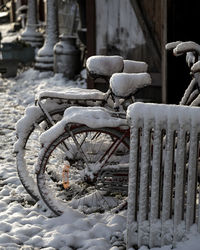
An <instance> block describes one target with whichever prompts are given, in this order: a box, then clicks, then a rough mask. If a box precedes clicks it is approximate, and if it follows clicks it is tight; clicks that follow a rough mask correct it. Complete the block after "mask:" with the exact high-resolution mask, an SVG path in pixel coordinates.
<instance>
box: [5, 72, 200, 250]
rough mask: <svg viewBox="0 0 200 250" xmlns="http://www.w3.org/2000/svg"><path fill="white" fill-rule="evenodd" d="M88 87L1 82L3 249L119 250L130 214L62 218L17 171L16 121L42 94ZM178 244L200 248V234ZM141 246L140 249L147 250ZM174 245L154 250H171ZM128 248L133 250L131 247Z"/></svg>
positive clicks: (34, 76) (31, 78)
mask: <svg viewBox="0 0 200 250" xmlns="http://www.w3.org/2000/svg"><path fill="white" fill-rule="evenodd" d="M71 87H73V88H75V87H79V88H85V87H86V85H85V80H84V79H82V78H79V79H78V80H77V81H69V80H66V79H65V78H64V77H63V76H62V74H55V75H53V74H52V72H44V73H40V72H39V71H36V70H33V69H31V68H30V69H26V71H25V72H20V71H19V73H18V76H17V77H15V78H10V79H2V78H0V110H1V111H0V121H1V122H0V136H1V140H0V150H1V151H0V162H1V171H0V233H1V234H0V247H1V249H9V250H12V249H13V250H18V249H46V250H47V249H48V250H50V249H51V250H54V249H60V250H71V249H78V250H109V249H110V250H119V249H122V248H119V247H118V246H123V244H124V240H125V238H126V211H122V212H120V213H118V214H110V213H105V214H92V215H84V214H82V213H79V212H78V211H75V210H73V209H71V208H69V209H68V210H66V212H65V213H64V214H63V215H61V216H60V217H56V218H55V217H52V214H51V212H50V211H49V210H47V208H46V207H45V206H44V204H42V202H37V203H36V204H35V203H34V201H33V200H32V199H31V198H30V196H29V195H28V194H27V193H26V192H25V190H24V188H23V186H22V185H21V183H20V180H19V178H18V176H17V172H16V163H15V155H13V154H12V151H13V145H14V143H15V141H16V131H15V125H16V122H17V121H18V120H19V119H20V118H22V116H23V115H24V109H25V108H26V107H27V106H31V105H33V104H34V97H35V96H36V95H37V96H38V95H39V93H40V92H41V91H46V93H47V91H50V90H51V91H53V90H56V91H60V92H61V91H66V90H67V89H68V88H71ZM188 238H189V239H188V240H187V241H185V242H181V243H178V244H177V246H176V247H175V248H174V249H175V250H188V249H190V250H199V245H200V238H199V235H197V234H195V233H192V234H191V235H189V236H188ZM146 249H147V247H145V246H143V247H141V248H140V250H146ZM169 249H171V246H164V247H161V248H152V250H169ZM129 250H134V249H133V248H131V249H129Z"/></svg>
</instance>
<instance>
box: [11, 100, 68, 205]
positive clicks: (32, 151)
mask: <svg viewBox="0 0 200 250" xmlns="http://www.w3.org/2000/svg"><path fill="white" fill-rule="evenodd" d="M67 107H68V106H67V105H66V104H65V105H56V106H55V107H53V106H51V107H50V108H47V110H48V112H49V113H50V115H51V116H55V115H56V116H57V115H59V116H60V118H61V117H62V115H63V113H64V111H65V109H66V108H67ZM45 121H46V116H45V115H44V113H43V112H42V111H41V109H40V108H39V107H38V106H32V107H29V108H27V109H26V111H25V115H24V116H23V117H22V118H21V119H20V120H19V121H18V123H17V125H16V134H17V141H16V143H15V146H14V152H15V153H16V165H17V173H18V176H19V179H20V181H21V183H22V185H23V187H24V188H25V190H26V191H27V193H28V194H29V195H30V196H31V197H32V198H33V199H34V200H35V201H36V202H37V201H38V200H40V195H39V192H38V190H37V185H36V179H35V170H34V163H35V160H36V159H37V153H38V152H39V149H40V144H39V140H38V137H39V134H40V133H42V131H41V132H40V131H39V130H38V131H37V129H38V128H40V124H42V123H43V122H45ZM31 137H32V138H31Z"/></svg>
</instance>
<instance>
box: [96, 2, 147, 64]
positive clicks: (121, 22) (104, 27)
mask: <svg viewBox="0 0 200 250" xmlns="http://www.w3.org/2000/svg"><path fill="white" fill-rule="evenodd" d="M96 41H97V42H96V45H97V46H96V52H97V54H104V55H113V54H119V55H122V56H123V57H124V58H128V59H135V60H137V59H138V60H140V59H141V58H142V54H144V48H143V47H144V45H145V39H144V35H143V32H142V29H141V27H140V25H139V23H138V21H137V18H136V15H135V13H134V11H133V8H132V6H131V4H130V1H129V0H101V1H98V0H97V1H96Z"/></svg>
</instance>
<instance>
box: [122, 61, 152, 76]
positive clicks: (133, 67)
mask: <svg viewBox="0 0 200 250" xmlns="http://www.w3.org/2000/svg"><path fill="white" fill-rule="evenodd" d="M147 69H148V64H147V63H146V62H141V61H134V60H124V70H123V72H124V73H143V72H146V71H147Z"/></svg>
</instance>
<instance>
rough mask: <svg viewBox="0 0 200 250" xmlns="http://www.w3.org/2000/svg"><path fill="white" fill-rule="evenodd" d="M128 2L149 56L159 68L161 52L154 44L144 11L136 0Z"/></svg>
mask: <svg viewBox="0 0 200 250" xmlns="http://www.w3.org/2000/svg"><path fill="white" fill-rule="evenodd" d="M130 3H131V5H132V7H133V9H134V11H135V14H136V16H137V18H138V22H139V23H140V26H141V28H142V30H143V33H144V37H145V39H146V42H147V46H148V49H149V51H150V52H151V57H153V60H154V63H155V65H156V67H157V69H160V65H161V54H160V50H159V48H158V46H157V44H156V41H155V37H154V36H153V35H152V32H151V29H150V27H149V25H148V22H147V20H146V17H145V13H143V11H142V8H141V7H140V6H139V4H138V1H137V0H130Z"/></svg>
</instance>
